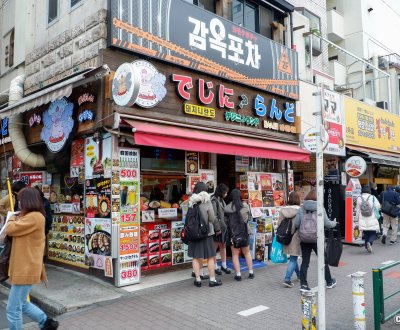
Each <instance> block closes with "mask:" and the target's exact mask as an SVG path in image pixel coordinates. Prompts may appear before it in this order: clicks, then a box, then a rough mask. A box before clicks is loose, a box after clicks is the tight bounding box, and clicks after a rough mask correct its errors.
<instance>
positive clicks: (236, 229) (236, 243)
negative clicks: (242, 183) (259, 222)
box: [225, 189, 254, 281]
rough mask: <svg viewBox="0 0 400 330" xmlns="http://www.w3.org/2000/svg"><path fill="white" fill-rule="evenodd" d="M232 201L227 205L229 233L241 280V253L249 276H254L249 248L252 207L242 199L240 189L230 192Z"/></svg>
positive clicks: (237, 279) (236, 274) (238, 277)
mask: <svg viewBox="0 0 400 330" xmlns="http://www.w3.org/2000/svg"><path fill="white" fill-rule="evenodd" d="M230 198H231V200H232V201H231V202H230V203H229V204H228V205H227V206H226V207H225V214H227V216H228V217H229V220H228V234H229V240H228V242H229V244H230V245H231V250H232V262H233V267H234V268H235V277H234V278H235V280H236V281H241V280H242V274H241V272H240V263H239V254H240V252H242V253H243V255H244V257H245V259H246V264H247V269H248V270H249V278H250V279H253V278H254V271H253V260H252V258H251V254H250V248H249V234H248V233H249V230H248V227H247V226H248V224H247V222H248V221H249V220H251V213H250V207H249V205H248V204H247V203H244V202H243V201H242V196H241V192H240V190H239V189H233V190H232V191H231V194H230Z"/></svg>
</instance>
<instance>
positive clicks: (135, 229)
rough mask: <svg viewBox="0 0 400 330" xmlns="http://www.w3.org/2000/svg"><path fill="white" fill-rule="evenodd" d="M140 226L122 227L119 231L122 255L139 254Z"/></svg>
mask: <svg viewBox="0 0 400 330" xmlns="http://www.w3.org/2000/svg"><path fill="white" fill-rule="evenodd" d="M139 230H140V227H139V225H135V226H130V227H122V228H121V229H120V231H119V251H120V253H119V254H120V255H129V254H138V253H139V244H140V240H139V237H140V236H139Z"/></svg>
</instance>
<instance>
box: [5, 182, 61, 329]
mask: <svg viewBox="0 0 400 330" xmlns="http://www.w3.org/2000/svg"><path fill="white" fill-rule="evenodd" d="M18 201H19V203H20V210H21V211H20V212H19V213H18V214H17V215H15V216H13V217H11V218H10V220H9V221H8V222H7V227H6V229H5V231H6V235H7V236H9V237H12V247H11V255H10V265H9V275H10V283H11V289H10V293H9V296H8V302H7V320H8V326H9V329H12V330H14V329H15V330H19V329H22V314H25V315H27V316H29V317H30V318H31V319H32V320H34V321H36V322H37V323H38V324H39V328H40V329H48V330H51V329H57V328H58V322H57V321H55V320H53V319H52V318H50V317H48V316H47V315H46V314H45V313H44V312H43V311H42V310H41V309H40V308H39V307H37V306H35V305H34V304H32V303H31V302H29V301H27V298H28V295H29V292H30V290H31V288H32V285H33V284H38V283H40V282H41V281H42V282H44V283H46V282H47V278H46V272H45V269H44V264H43V253H44V244H45V235H44V226H45V218H44V215H45V212H44V208H43V202H42V199H41V196H40V194H39V192H38V191H37V190H36V189H35V188H24V189H22V190H21V191H20V192H19V193H18Z"/></svg>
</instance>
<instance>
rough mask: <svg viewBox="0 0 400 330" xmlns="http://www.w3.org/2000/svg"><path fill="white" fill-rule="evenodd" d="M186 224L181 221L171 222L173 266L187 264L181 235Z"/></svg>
mask: <svg viewBox="0 0 400 330" xmlns="http://www.w3.org/2000/svg"><path fill="white" fill-rule="evenodd" d="M183 225H184V223H183V222H181V221H172V222H171V237H172V241H171V243H172V264H173V265H179V264H183V263H184V262H185V248H184V245H185V244H183V242H182V241H181V233H182V229H183Z"/></svg>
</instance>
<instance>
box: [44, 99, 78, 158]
mask: <svg viewBox="0 0 400 330" xmlns="http://www.w3.org/2000/svg"><path fill="white" fill-rule="evenodd" d="M73 110H74V104H73V103H72V102H68V101H67V100H66V99H65V98H63V99H60V100H56V101H53V102H51V104H50V107H49V109H48V110H47V111H45V112H44V113H43V124H44V126H43V129H42V132H41V134H40V138H41V139H42V140H43V141H44V142H45V143H46V145H47V148H48V149H49V150H50V151H51V152H54V153H57V152H59V151H60V150H61V149H62V148H63V147H64V145H65V143H66V142H67V139H68V137H69V135H70V134H71V132H72V128H73V127H74V120H73V119H72V112H73Z"/></svg>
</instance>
